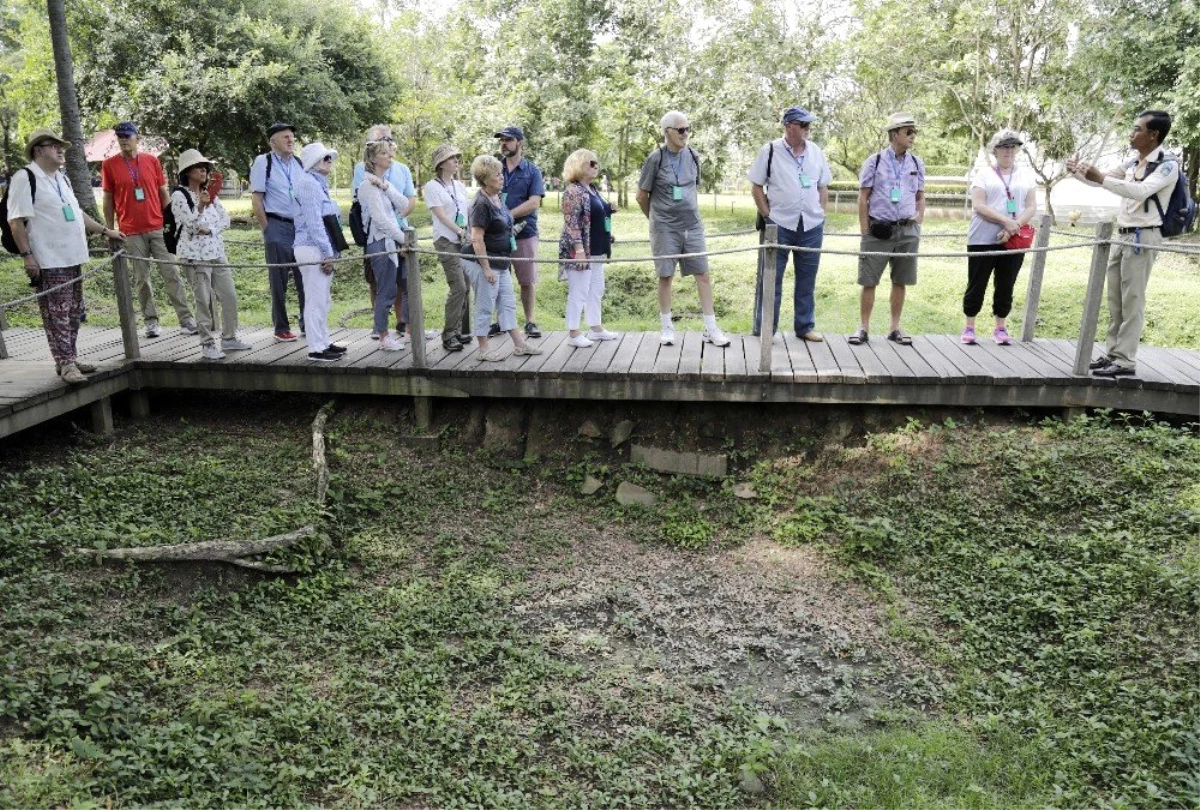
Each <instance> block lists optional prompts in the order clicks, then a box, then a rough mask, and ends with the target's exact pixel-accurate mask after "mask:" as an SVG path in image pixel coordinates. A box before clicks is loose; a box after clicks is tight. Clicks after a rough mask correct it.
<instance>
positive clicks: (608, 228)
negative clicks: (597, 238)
mask: <svg viewBox="0 0 1200 810" xmlns="http://www.w3.org/2000/svg"><path fill="white" fill-rule="evenodd" d="M604 232H605V233H612V217H605V218H604Z"/></svg>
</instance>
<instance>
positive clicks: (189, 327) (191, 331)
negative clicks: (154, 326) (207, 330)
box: [179, 321, 200, 335]
mask: <svg viewBox="0 0 1200 810" xmlns="http://www.w3.org/2000/svg"><path fill="white" fill-rule="evenodd" d="M179 331H180V333H182V334H184V335H195V334H199V332H200V327H198V326H196V322H195V321H188V322H187V323H181V324H179Z"/></svg>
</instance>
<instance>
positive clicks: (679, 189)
mask: <svg viewBox="0 0 1200 810" xmlns="http://www.w3.org/2000/svg"><path fill="white" fill-rule="evenodd" d="M671 199H673V200H682V199H683V186H671Z"/></svg>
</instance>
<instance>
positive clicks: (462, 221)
mask: <svg viewBox="0 0 1200 810" xmlns="http://www.w3.org/2000/svg"><path fill="white" fill-rule="evenodd" d="M454 224H455V225H457V226H458V227H460V228H461V227H462V226H463V225H466V224H467V218H466V217H464V216H463V215H462V212H461V211H460V212H459V213H457V214H455V215H454Z"/></svg>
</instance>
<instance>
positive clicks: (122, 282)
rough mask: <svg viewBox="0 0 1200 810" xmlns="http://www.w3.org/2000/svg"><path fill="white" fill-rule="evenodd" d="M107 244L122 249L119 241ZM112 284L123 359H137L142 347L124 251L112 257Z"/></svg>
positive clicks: (115, 248) (115, 249)
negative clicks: (118, 319)
mask: <svg viewBox="0 0 1200 810" xmlns="http://www.w3.org/2000/svg"><path fill="white" fill-rule="evenodd" d="M109 245H110V247H111V248H112V249H113V250H114V251H121V250H122V248H121V243H120V242H117V241H112V242H110V243H109ZM113 286H114V287H116V290H117V314H118V315H119V316H120V318H121V340H122V342H123V343H124V344H125V359H126V360H137V359H138V358H140V357H141V356H142V347H141V346H140V345H139V344H138V336H137V315H136V313H135V312H134V309H133V286H132V285H131V284H130V283H129V262H128V260H127V259H126V258H125V253H124V252H120V253H118V254H117V255H116V256H115V257H114V258H113Z"/></svg>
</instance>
